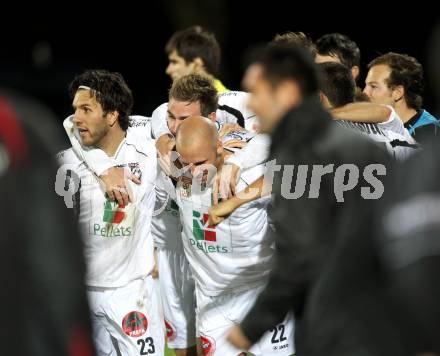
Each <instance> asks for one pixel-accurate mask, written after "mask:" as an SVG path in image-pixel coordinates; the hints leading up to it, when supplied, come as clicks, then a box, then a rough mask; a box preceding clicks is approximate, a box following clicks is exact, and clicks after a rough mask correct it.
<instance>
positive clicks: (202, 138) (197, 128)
mask: <svg viewBox="0 0 440 356" xmlns="http://www.w3.org/2000/svg"><path fill="white" fill-rule="evenodd" d="M217 140H218V132H217V128H216V126H215V125H214V123H213V122H212V121H211V120H209V119H207V118H205V117H202V116H191V117H189V118H187V119H186V120H185V121H183V122H182V124H180V126H179V128H178V130H177V133H176V148H177V151H178V152H180V151H181V150H183V151H187V152H188V151H191V152H197V151H199V152H200V151H203V150H205V149H207V148H208V149H209V148H210V149H212V150H216V148H217Z"/></svg>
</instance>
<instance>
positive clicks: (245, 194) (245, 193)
mask: <svg viewBox="0 0 440 356" xmlns="http://www.w3.org/2000/svg"><path fill="white" fill-rule="evenodd" d="M270 193H271V190H270V189H267V188H266V189H265V184H264V176H261V177H260V178H258V179H257V180H256V181H254V182H253V183H252V184H251V185H249V186H248V187H247V188H246V189H244V190H242V191H241V192H239V193H237V194H236V195H234V196H233V197H232V198H231V200H232V201H233V203H234V205H235V206H236V207H237V208H238V207H240V206H241V205H243V204H246V203H249V202H251V201H254V200H257V199H259V198H261V197H263V196H266V195H269V194H270Z"/></svg>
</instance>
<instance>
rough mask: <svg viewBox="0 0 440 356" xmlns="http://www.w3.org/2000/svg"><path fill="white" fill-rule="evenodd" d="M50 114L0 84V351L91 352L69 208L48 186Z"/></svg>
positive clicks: (52, 141) (77, 355)
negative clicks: (6, 90)
mask: <svg viewBox="0 0 440 356" xmlns="http://www.w3.org/2000/svg"><path fill="white" fill-rule="evenodd" d="M51 118H52V115H51V114H50V113H49V112H48V111H47V110H46V109H45V108H43V107H41V106H40V105H39V104H37V103H35V102H33V101H31V100H28V99H24V98H21V97H17V96H12V95H10V94H9V93H6V92H4V91H2V90H0V195H1V202H2V204H1V206H0V224H1V227H2V228H1V234H0V285H1V290H2V291H1V293H0V316H1V324H2V327H1V328H0V330H1V332H0V345H1V352H0V353H1V354H2V355H36V356H40V355H41V356H51V355H54V356H55V355H56V356H59V355H70V356H91V355H94V352H93V349H92V346H91V345H92V343H91V339H90V334H91V333H90V328H89V321H88V308H87V302H86V298H85V293H84V287H83V277H84V264H83V257H82V246H81V242H80V241H81V240H80V238H79V234H78V232H77V227H76V224H75V220H74V218H73V215H72V213H71V211H69V209H65V207H64V205H63V204H64V202H63V199H62V198H61V197H59V196H58V195H57V194H56V193H55V186H54V183H55V177H56V173H57V167H56V164H55V159H54V154H55V152H56V151H57V150H59V149H60V145H59V142H57V141H56V139H57V138H58V137H59V136H58V132H56V131H54V129H53V126H52V122H50V119H51Z"/></svg>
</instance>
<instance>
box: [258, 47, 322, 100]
mask: <svg viewBox="0 0 440 356" xmlns="http://www.w3.org/2000/svg"><path fill="white" fill-rule="evenodd" d="M252 63H255V64H260V65H261V66H262V67H263V75H264V77H265V78H266V80H267V81H268V82H269V83H270V84H271V85H272V86H276V85H278V84H279V83H281V82H283V81H284V80H289V79H290V80H294V81H296V82H297V83H298V85H299V88H300V90H301V92H302V95H304V96H307V95H314V94H317V91H318V89H319V81H318V74H317V71H316V66H315V62H314V60H313V57H312V56H311V55H310V53H308V52H307V51H306V50H305V49H304V48H303V47H302V46H300V45H296V44H286V43H270V44H269V45H268V46H266V47H265V48H263V49H262V50H260V51H259V52H258V53H257V54H256V57H255V58H254V59H253V60H252V62H251V64H252Z"/></svg>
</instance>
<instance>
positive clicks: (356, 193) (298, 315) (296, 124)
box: [230, 45, 388, 355]
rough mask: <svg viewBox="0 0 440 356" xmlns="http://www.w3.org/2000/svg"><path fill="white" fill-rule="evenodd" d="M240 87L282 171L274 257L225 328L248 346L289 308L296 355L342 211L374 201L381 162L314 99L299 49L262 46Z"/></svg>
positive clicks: (376, 151)
mask: <svg viewBox="0 0 440 356" xmlns="http://www.w3.org/2000/svg"><path fill="white" fill-rule="evenodd" d="M245 85H246V86H247V87H248V89H249V91H250V92H251V97H250V101H249V105H250V106H251V108H252V109H253V110H254V112H255V113H256V114H257V115H258V117H259V118H261V127H262V129H263V130H264V131H266V132H271V133H272V136H273V137H272V147H271V157H272V159H276V164H277V165H281V167H283V169H282V170H281V172H280V173H278V174H275V178H274V183H273V185H272V192H273V193H274V209H273V211H272V218H273V220H274V225H275V230H276V232H274V234H275V241H276V256H277V261H276V264H275V266H274V269H273V272H272V274H271V277H270V280H269V282H268V285H267V287H266V289H265V290H264V291H263V292H262V294H261V295H260V296H259V298H258V300H257V302H256V304H255V306H254V307H253V308H252V309H251V311H250V312H249V313H248V315H247V317H246V318H245V320H244V321H243V323H242V324H241V326H237V327H235V328H234V329H232V330H231V334H230V341H231V342H232V343H234V344H236V345H240V346H241V347H246V346H249V345H250V344H252V343H253V342H255V341H256V340H258V339H259V338H260V337H261V335H262V334H263V332H264V331H265V330H267V329H270V328H271V327H273V326H274V325H276V324H278V323H279V322H280V321H281V320H282V319H283V318H284V316H285V315H286V313H287V312H288V311H290V310H293V312H294V315H295V321H296V327H295V329H296V336H295V342H296V347H297V354H298V355H303V354H305V353H304V351H305V350H307V348H308V345H307V342H308V338H307V334H308V330H307V328H305V327H304V325H303V320H302V317H303V312H304V309H305V307H306V305H307V300H308V295H309V292H310V290H311V289H312V288H313V286H314V284H315V282H316V280H317V278H318V277H319V275H320V274H321V273H322V270H323V267H324V266H325V264H326V261H327V260H328V259H329V258H330V257H331V254H332V252H333V251H334V248H335V246H337V244H338V239H339V235H340V231H341V226H342V225H343V221H341V219H342V218H343V215H344V211H345V210H347V209H356V207H357V206H358V205H359V204H363V202H364V201H365V200H366V199H367V200H368V201H369V203H370V204H371V205H374V204H375V203H376V202H377V200H376V199H378V198H380V196H381V195H382V193H383V188H384V187H383V185H382V183H381V181H380V178H378V177H377V176H378V175H384V174H386V164H387V163H388V160H387V157H386V154H385V153H384V152H383V151H382V150H381V149H380V148H379V147H378V146H377V145H376V144H375V143H373V142H370V141H368V140H366V139H364V138H362V137H361V136H360V135H356V134H355V133H352V132H350V131H348V130H346V129H344V128H342V127H339V126H338V125H334V124H333V123H332V118H331V116H330V114H329V113H328V112H327V111H325V110H324V108H323V107H322V105H321V104H320V102H319V99H318V79H317V73H316V70H315V66H314V64H313V60H312V58H310V57H309V56H308V55H307V54H306V53H304V52H303V51H302V50H301V49H300V48H297V47H294V46H287V45H275V46H270V47H268V48H267V49H266V51H263V53H262V54H261V57H260V58H259V59H258V60H257V61H255V62H254V63H253V64H252V65H251V66H250V67H249V68H248V71H247V74H246V78H245ZM292 166H293V172H295V173H298V177H297V179H295V178H294V179H293V181H294V182H295V183H294V184H292V180H291V181H290V183H289V181H288V176H289V173H290V176H291V172H292V171H290V172H289V167H290V168H291V167H292ZM301 166H303V167H301ZM304 167H306V169H307V172H308V175H307V176H308V177H309V178H308V179H307V181H306V182H307V183H306V185H305V191H304V192H303V194H302V195H301V194H299V193H298V192H297V189H298V188H297V186H298V180H300V177H299V176H300V175H301V173H300V170H301V169H302V168H304ZM358 178H359V180H358ZM286 183H287V184H286ZM297 193H298V194H297ZM358 219H359V220H361V219H362V217H361V216H359V217H358ZM359 220H358V221H359ZM312 342H313V340H312ZM274 346H275V345H274Z"/></svg>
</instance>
